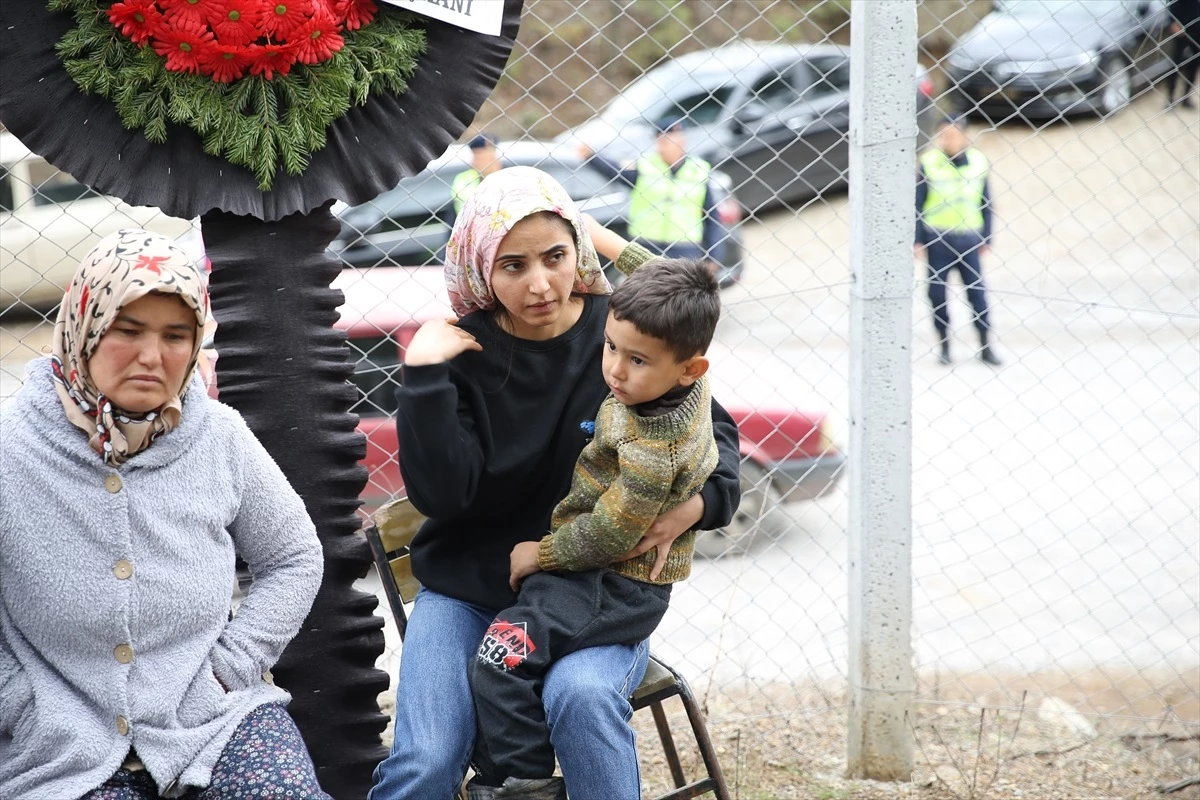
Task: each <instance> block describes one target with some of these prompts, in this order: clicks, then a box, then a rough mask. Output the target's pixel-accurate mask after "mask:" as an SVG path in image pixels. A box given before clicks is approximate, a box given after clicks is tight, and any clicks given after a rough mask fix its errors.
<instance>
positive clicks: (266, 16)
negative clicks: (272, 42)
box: [258, 0, 313, 39]
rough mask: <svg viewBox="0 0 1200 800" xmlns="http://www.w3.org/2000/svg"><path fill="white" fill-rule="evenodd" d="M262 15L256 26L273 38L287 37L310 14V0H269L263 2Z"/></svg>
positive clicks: (311, 8) (311, 5) (311, 6)
mask: <svg viewBox="0 0 1200 800" xmlns="http://www.w3.org/2000/svg"><path fill="white" fill-rule="evenodd" d="M263 6H264V8H263V15H262V18H261V19H260V20H259V23H258V28H259V30H261V31H262V32H263V33H264V34H266V35H267V36H270V37H272V38H274V39H287V38H289V36H290V34H291V33H292V31H294V30H296V28H298V27H300V26H301V25H303V24H304V23H305V22H307V21H308V19H309V17H311V16H312V12H313V4H312V0H275V3H274V4H272V3H271V2H270V0H266V2H264V3H263Z"/></svg>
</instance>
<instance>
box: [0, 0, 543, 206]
mask: <svg viewBox="0 0 1200 800" xmlns="http://www.w3.org/2000/svg"><path fill="white" fill-rule="evenodd" d="M381 1H382V0H381ZM522 2H523V0H504V22H503V27H502V29H501V33H500V35H499V36H488V35H485V34H480V33H474V32H472V31H467V30H464V29H462V28H458V27H456V26H453V25H450V24H448V23H443V22H439V21H436V20H432V19H431V20H429V21H428V22H427V24H426V40H427V48H426V52H425V54H424V55H423V56H422V57H421V59H420V61H419V62H418V65H417V70H416V74H415V75H414V76H413V78H412V80H411V81H409V88H408V91H407V92H405V93H404V94H402V95H398V96H397V95H392V94H382V95H374V94H373V95H371V96H370V98H369V99H368V100H367V102H366V104H365V105H363V106H355V107H353V108H351V109H350V110H349V111H348V112H347V113H346V114H345V116H343V117H342V118H341V119H338V120H336V121H335V122H334V123H333V124H332V125H330V127H329V133H328V142H327V143H326V145H325V147H324V148H322V149H321V150H319V151H317V152H315V153H313V154H312V158H311V161H310V163H309V166H308V169H307V170H305V172H304V173H303V174H302V175H298V176H292V175H288V174H287V173H286V172H284V171H283V170H282V169H280V170H279V172H278V173H277V174H276V177H275V181H274V185H273V187H272V188H271V190H270V191H267V192H263V191H261V190H260V189H259V188H258V182H257V180H256V179H255V177H254V174H253V173H252V172H251V171H250V170H248V169H245V168H244V167H239V166H235V165H233V164H230V163H229V162H227V161H225V160H224V159H221V158H219V157H215V156H210V155H208V154H206V153H205V152H204V147H203V144H204V143H203V140H202V139H201V138H200V137H199V136H198V135H197V134H196V133H195V132H194V131H192V130H191V129H189V128H187V127H184V126H181V125H174V124H172V125H171V126H170V127H169V131H168V137H167V141H166V142H164V143H162V144H152V143H151V142H149V141H147V140H146V137H145V135H144V134H143V133H142V131H140V130H129V129H127V128H125V127H124V126H123V125H122V124H121V120H120V117H119V116H118V115H117V110H116V108H115V107H114V106H113V104H112V103H111V102H110V101H109V100H107V99H105V98H103V97H100V96H98V95H85V94H84V93H83V92H81V91H80V90H79V87H78V86H76V85H75V82H74V81H72V80H71V78H70V76H68V75H67V73H66V71H65V70H64V69H63V65H62V61H61V60H60V59H59V56H58V54H57V53H56V52H55V49H54V47H55V45H56V44H57V43H58V41H59V39H61V38H62V36H63V34H64V33H66V31H67V29H68V28H70V27H71V26H72V25H73V24H74V20H73V18H72V16H71V14H69V13H65V12H51V11H49V10H48V9H47V8H46V5H45V2H44V0H3V1H2V2H0V122H2V123H3V124H4V126H5V127H6V128H8V129H9V130H10V131H12V133H13V134H14V135H16V137H17V138H18V139H20V140H21V141H22V142H23V143H24V144H25V145H26V146H27V147H29V149H30V150H32V151H34V152H36V153H38V154H39V155H41V156H42V157H43V158H45V159H46V160H47V161H49V162H50V163H51V164H53V165H54V166H56V167H58V168H59V169H61V170H64V171H65V172H68V173H70V174H71V175H72V176H73V177H74V178H75V179H76V180H78V181H80V182H82V183H85V184H87V185H88V186H90V187H92V188H93V189H95V190H96V191H98V192H102V193H104V194H109V195H113V196H115V197H118V198H120V199H122V200H124V201H125V202H126V203H129V204H130V205H135V206H156V207H158V208H160V209H162V210H163V211H164V212H166V213H167V214H170V215H171V216H175V217H183V218H185V219H191V218H193V217H198V216H200V215H202V214H205V213H207V212H209V211H213V210H219V211H226V212H229V213H231V214H238V215H243V216H252V217H256V218H258V219H261V220H264V221H267V222H273V221H276V220H279V219H282V218H283V217H286V216H288V215H290V214H294V213H297V212H300V213H308V212H310V211H312V210H313V209H315V208H317V207H318V206H320V205H322V204H324V203H326V202H328V201H329V200H333V199H338V200H344V201H346V202H348V203H350V204H351V205H356V204H359V203H365V202H366V201H368V200H370V199H372V198H373V197H375V196H377V195H378V194H380V193H381V192H384V191H387V190H389V189H391V188H393V187H394V186H395V185H396V184H397V183H399V182H400V179H401V178H404V177H407V176H409V175H413V174H415V173H417V172H419V171H420V170H422V169H424V167H425V165H426V164H428V163H429V162H430V161H431V160H433V159H434V158H436V157H438V156H440V155H441V154H442V153H443V152H444V151H445V149H446V147H447V146H449V145H450V143H451V142H453V141H454V140H455V139H457V138H458V137H459V136H460V135H461V134H462V132H463V131H464V130H466V127H467V126H468V125H470V124H471V121H472V120H473V119H474V117H475V113H476V111H477V110H478V109H479V107H480V106H482V105H483V102H484V101H485V100H486V99H487V96H488V95H489V94H490V93H491V91H492V89H493V88H494V87H495V85H496V82H497V81H498V80H499V79H500V75H501V74H502V73H503V71H504V66H505V64H506V63H507V62H508V58H509V55H510V53H511V51H512V48H513V44H514V43H515V41H516V35H517V29H518V27H519V25H520V17H521V6H522Z"/></svg>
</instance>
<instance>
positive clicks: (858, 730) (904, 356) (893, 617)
mask: <svg viewBox="0 0 1200 800" xmlns="http://www.w3.org/2000/svg"><path fill="white" fill-rule="evenodd" d="M850 9H851V10H850V15H851V16H850V20H851V22H850V45H851V72H850V75H851V78H850V87H851V89H850V233H851V236H850V269H851V271H852V273H853V281H854V282H853V287H852V289H851V297H850V426H851V427H850V455H851V459H852V461H851V465H850V472H849V481H850V537H849V538H850V569H849V572H850V575H849V577H850V608H849V623H850V631H849V634H850V674H849V678H850V680H849V693H850V697H849V700H850V718H849V725H848V737H847V738H848V747H847V773H848V775H849V776H850V777H854V778H871V779H874V780H881V781H907V780H909V779H910V778H911V775H912V730H911V728H910V725H911V709H912V695H913V665H912V636H911V628H912V513H911V512H912V424H911V422H912V375H911V368H912V363H911V361H912V349H911V344H912V291H913V256H912V243H913V225H914V212H913V195H914V187H913V180H914V169H915V156H916V133H917V121H916V120H917V117H916V93H917V87H916V81H915V79H914V74H915V72H916V67H917V8H916V0H857V2H854V3H852V4H851V7H850Z"/></svg>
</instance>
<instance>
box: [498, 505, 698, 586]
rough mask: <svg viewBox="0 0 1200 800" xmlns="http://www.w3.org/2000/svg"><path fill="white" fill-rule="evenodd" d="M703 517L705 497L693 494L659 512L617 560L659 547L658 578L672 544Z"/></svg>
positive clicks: (652, 576) (654, 573)
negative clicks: (689, 497)
mask: <svg viewBox="0 0 1200 800" xmlns="http://www.w3.org/2000/svg"><path fill="white" fill-rule="evenodd" d="M703 518H704V498H703V497H701V496H700V495H698V494H697V495H693V496H692V498H691V499H690V500H686V501H684V502H682V503H680V504H679V505H677V506H675V507H674V508H672V509H671V510H670V511H667V512H665V513H663V514H659V515H658V518H657V519H655V520H654V523H653V524H652V525H651V526H650V529H649V530H648V531H646V535H645V536H643V537H642V539H641V541H639V542H638V543H637V544H636V545H634V548H633V549H632V550H630V551H629V552H628V553H626V554H625V555H623V556H621V557H620V558H619V559H617V560H618V561H628V560H629V559H631V558H637V557H638V556H640V555H642V554H643V553H648V552H650V551H651V550H653V549H654V548H656V547H657V548H658V553H657V554H656V556H655V559H654V567H653V569H651V570H650V580H658V576H659V575H660V574H661V573H662V571H663V567H665V566H666V565H667V553H669V552H670V550H671V545H672V544H673V543H674V542H675V540H676V539H678V538H679V537H680V536H682V535H683V534H684V533H686V532H687V531H690V530H691V529H692V528H693V527H695V526H696V524H697V523H698V522H700V520H701V519H703ZM518 546H519V545H518Z"/></svg>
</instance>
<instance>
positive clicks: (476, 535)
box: [396, 295, 741, 610]
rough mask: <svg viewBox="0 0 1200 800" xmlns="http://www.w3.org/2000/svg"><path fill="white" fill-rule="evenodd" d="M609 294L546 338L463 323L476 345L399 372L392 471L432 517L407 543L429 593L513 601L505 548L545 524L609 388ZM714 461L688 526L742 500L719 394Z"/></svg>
mask: <svg viewBox="0 0 1200 800" xmlns="http://www.w3.org/2000/svg"><path fill="white" fill-rule="evenodd" d="M607 317H608V298H607V297H605V296H598V295H586V296H584V310H583V314H582V316H581V317H580V318H579V321H578V322H577V323H576V324H575V325H574V326H573V327H572V328H571V329H570V330H569V331H567V332H566V333H564V334H562V335H560V336H557V337H555V338H553V339H550V340H548V341H544V342H536V341H528V340H525V339H518V338H516V337H514V336H510V335H509V334H507V333H505V332H504V331H502V330H501V329H500V327H499V326H498V325H497V324H496V321H495V319H494V317H493V315H492V314H490V313H487V312H476V313H473V314H469V315H467V316H466V317H463V318H462V320H461V321H460V322H459V326H460V327H461V328H462V329H463V330H465V331H467V332H469V333H471V334H472V335H474V336H475V338H476V339H477V340H478V341H479V343H480V344H481V345H483V351H482V352H474V351H468V352H465V353H463V354H462V355H460V356H458V357H456V358H454V359H453V360H452V361H450V362H449V363H444V364H432V365H428V366H420V367H407V366H406V367H404V370H403V379H404V380H403V385H401V386H400V387H399V388H397V389H396V398H397V400H398V402H399V409H398V410H397V412H396V428H397V432H398V435H399V439H400V473H401V475H403V476H404V486H405V489H406V491H407V492H408V497H409V499H410V500H411V501H412V504H413V506H415V507H416V508H417V510H418V511H420V512H421V513H422V514H424V515H425V516H426V517H428V518H429V519H428V520H427V521H426V522H425V524H424V525H422V526H421V530H420V531H419V532H418V533H417V536H416V538H415V539H414V540H413V543H412V564H413V573H414V574H415V575H416V577H417V580H419V581H420V582H421V583H422V585H424V586H427V587H428V588H430V589H432V590H433V591H435V592H438V593H440V594H444V595H448V596H450V597H454V598H457V599H459V600H465V601H467V602H470V603H475V604H477V605H480V606H483V607H485V608H488V609H493V610H500V609H503V608H507V607H508V606H510V605H512V604H513V603H514V602H515V601H516V599H517V596H516V594H515V593H514V592H513V591H512V590H511V589H509V586H508V574H509V570H508V564H509V554H510V553H511V552H512V549H513V547H514V546H515V545H516V544H518V543H519V542H534V541H537V540H539V539H541V538H542V536H543V535H545V534H546V532H547V531H549V530H550V515H551V513H552V512H553V511H554V507H555V506H556V505H557V504H558V501H559V500H561V499H562V498H563V497H565V496H566V494H567V491H568V490H569V489H570V488H571V476H572V475H573V474H574V470H575V461H576V459H578V457H579V453H580V451H582V450H583V446H584V444H586V443H587V441H588V439H589V438H591V435H590V434H589V433H587V431H586V430H585V429H584V428H583V427H581V424H582V423H585V422H592V421H594V420H595V418H596V411H597V410H598V409H599V408H600V403H601V402H602V401H603V400H604V398H605V397H606V396H607V395H608V386H607V384H605V382H604V376H603V372H602V370H601V355H602V353H603V341H604V323H605V321H606V319H607ZM712 413H713V435H714V437H715V438H716V441H717V449H718V451H719V453H720V462H719V463H718V464H717V468H716V470H714V472H713V474H712V476H711V477H710V478H709V479H708V482H707V483H706V484H705V485H704V489H703V490H702V492H701V494H702V496H703V498H704V518H703V519H702V520H701V521H700V524H699V525H697V526H696V527H697V528H699V529H701V530H709V529H712V528H719V527H721V526H723V525H726V524H728V523H729V521H730V519H732V518H733V513H734V511H736V510H737V505H738V502H739V501H740V499H741V486H740V483H739V480H738V466H739V462H740V454H739V451H738V432H737V425H736V424H735V423H734V422H733V419H732V418H731V417H730V416H729V414H728V413H727V412H726V411H725V409H723V408H721V407H720V406H719V405H718V404H717V403H716V402H715V401H714V403H713V412H712Z"/></svg>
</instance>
